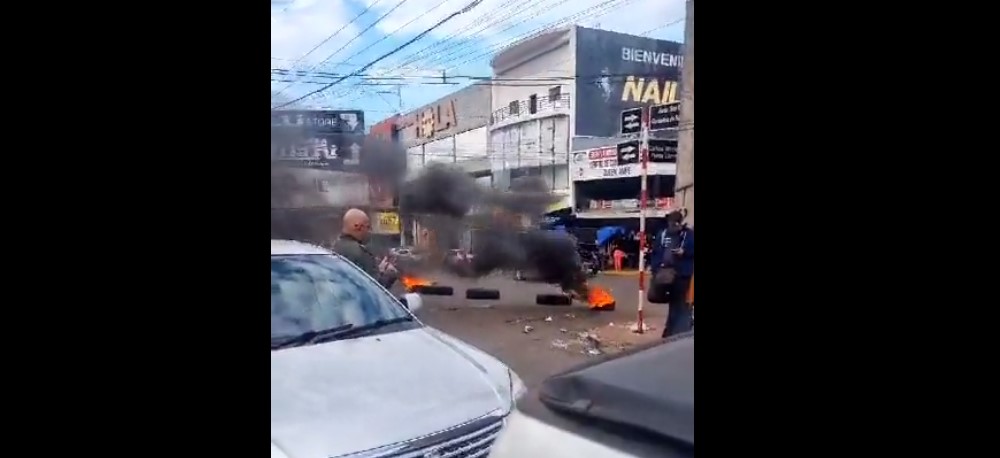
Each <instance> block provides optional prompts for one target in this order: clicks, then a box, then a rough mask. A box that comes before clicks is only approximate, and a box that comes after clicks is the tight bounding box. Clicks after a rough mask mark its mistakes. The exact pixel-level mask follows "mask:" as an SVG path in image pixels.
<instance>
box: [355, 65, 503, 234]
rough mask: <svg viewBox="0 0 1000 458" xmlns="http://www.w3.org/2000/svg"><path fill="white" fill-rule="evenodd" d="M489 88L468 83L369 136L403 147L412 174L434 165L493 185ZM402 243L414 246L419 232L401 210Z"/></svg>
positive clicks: (413, 220)
mask: <svg viewBox="0 0 1000 458" xmlns="http://www.w3.org/2000/svg"><path fill="white" fill-rule="evenodd" d="M489 115H490V87H489V85H472V86H468V87H465V88H463V89H460V90H458V91H456V92H454V93H451V94H448V95H447V96H445V97H442V98H440V99H438V100H435V101H433V102H431V103H429V104H427V105H424V106H422V107H420V108H417V109H415V110H413V111H410V112H408V113H404V114H401V115H397V116H393V117H391V118H389V119H386V120H384V121H381V122H379V123H378V124H376V125H374V126H373V127H372V132H373V133H375V132H376V131H377V132H378V135H380V136H383V137H386V136H388V138H391V139H393V140H395V141H398V142H399V143H401V144H402V145H403V146H404V147H405V148H406V162H407V163H406V169H407V174H408V175H409V176H413V175H415V174H417V173H419V172H420V170H421V169H422V168H423V167H425V166H427V165H429V164H432V163H435V162H438V163H447V164H451V165H453V166H455V167H458V168H461V169H463V170H465V171H466V172H467V173H469V174H470V175H472V176H473V177H475V178H476V180H477V181H478V182H480V183H481V184H482V185H484V186H487V187H488V186H491V184H492V180H491V174H490V167H489V150H488V145H487V124H488V121H489ZM402 213H403V216H402V220H403V226H404V227H405V228H406V229H405V230H404V232H406V234H404V237H405V239H404V241H405V242H406V243H407V244H414V243H415V242H416V241H417V239H418V238H419V236H420V234H421V233H422V231H421V230H420V228H419V224H418V221H417V219H418V218H416V217H415V215H406V214H405V213H406V209H405V208H403V209H402Z"/></svg>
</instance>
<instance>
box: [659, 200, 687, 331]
mask: <svg viewBox="0 0 1000 458" xmlns="http://www.w3.org/2000/svg"><path fill="white" fill-rule="evenodd" d="M667 236H668V237H669V238H670V239H671V245H672V246H671V248H670V252H669V253H665V254H664V255H665V256H670V257H671V261H672V265H673V267H674V269H675V271H676V274H675V276H674V281H673V283H672V284H671V285H670V305H669V306H668V310H667V322H666V324H665V325H664V326H663V337H670V336H672V335H675V334H680V333H683V332H687V331H689V330H691V305H690V304H689V303H688V291H689V290H690V288H691V285H692V283H691V280H692V278H693V277H694V229H691V228H690V227H688V226H687V225H686V224H684V215H683V213H681V212H679V211H678V212H674V213H671V214H670V215H668V216H667Z"/></svg>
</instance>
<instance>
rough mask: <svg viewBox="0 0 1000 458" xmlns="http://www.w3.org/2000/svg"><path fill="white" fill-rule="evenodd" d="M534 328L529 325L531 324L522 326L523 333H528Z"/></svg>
mask: <svg viewBox="0 0 1000 458" xmlns="http://www.w3.org/2000/svg"><path fill="white" fill-rule="evenodd" d="M534 330H535V328H533V327H531V326H525V327H524V333H525V334H527V333H529V332H531V331H534Z"/></svg>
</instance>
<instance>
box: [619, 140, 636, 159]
mask: <svg viewBox="0 0 1000 458" xmlns="http://www.w3.org/2000/svg"><path fill="white" fill-rule="evenodd" d="M638 163H639V140H632V141H627V142H623V143H619V144H618V165H629V164H638Z"/></svg>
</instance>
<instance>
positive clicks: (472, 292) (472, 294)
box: [465, 288, 500, 300]
mask: <svg viewBox="0 0 1000 458" xmlns="http://www.w3.org/2000/svg"><path fill="white" fill-rule="evenodd" d="M465 298H466V299H473V300H497V299H500V290H498V289H491V288H469V289H467V290H465Z"/></svg>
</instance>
